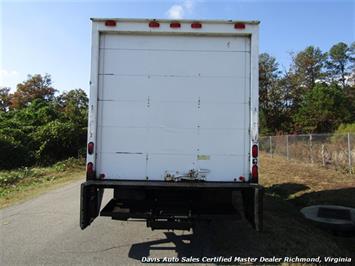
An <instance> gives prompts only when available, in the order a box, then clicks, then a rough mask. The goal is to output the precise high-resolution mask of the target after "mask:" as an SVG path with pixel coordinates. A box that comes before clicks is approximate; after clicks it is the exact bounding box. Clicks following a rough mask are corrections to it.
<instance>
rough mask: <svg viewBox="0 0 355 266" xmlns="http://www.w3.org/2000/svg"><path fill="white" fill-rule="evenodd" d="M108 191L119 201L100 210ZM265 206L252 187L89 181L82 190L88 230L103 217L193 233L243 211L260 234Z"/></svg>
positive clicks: (83, 224)
mask: <svg viewBox="0 0 355 266" xmlns="http://www.w3.org/2000/svg"><path fill="white" fill-rule="evenodd" d="M105 189H114V197H113V198H112V199H111V200H110V201H109V202H108V203H107V205H106V206H105V207H104V208H101V201H102V196H103V192H104V190H105ZM262 201H263V188H262V187H261V186H260V185H257V184H249V183H237V182H164V181H129V180H95V181H87V182H85V183H83V184H82V185H81V204H80V227H81V228H82V229H85V228H86V227H87V226H88V225H90V223H91V222H92V221H93V220H94V219H95V218H96V217H97V216H99V215H100V216H108V217H111V218H112V219H114V220H132V219H134V220H137V219H138V220H143V221H146V223H147V226H148V227H151V228H152V229H181V230H189V229H191V228H193V226H194V222H195V221H197V220H201V219H203V220H209V219H229V218H238V217H240V214H239V211H242V212H243V214H244V217H245V218H246V220H248V221H249V222H250V224H251V225H252V226H253V227H254V228H255V229H256V230H257V231H261V230H262V224H263V221H262V203H263V202H262ZM240 206H241V207H240ZM240 208H242V210H240Z"/></svg>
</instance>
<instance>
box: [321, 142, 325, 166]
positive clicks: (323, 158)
mask: <svg viewBox="0 0 355 266" xmlns="http://www.w3.org/2000/svg"><path fill="white" fill-rule="evenodd" d="M322 165H323V166H325V151H324V144H322Z"/></svg>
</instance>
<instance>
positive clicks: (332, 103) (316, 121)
mask: <svg viewBox="0 0 355 266" xmlns="http://www.w3.org/2000/svg"><path fill="white" fill-rule="evenodd" d="M349 116H350V114H349V111H348V110H347V108H346V98H345V94H344V91H343V90H342V89H341V88H340V87H339V86H337V85H335V84H333V85H331V86H328V85H326V84H317V85H316V86H315V87H314V88H313V89H312V90H311V91H309V92H308V93H306V95H305V99H304V101H303V103H302V105H301V107H300V109H299V110H298V112H297V113H296V115H295V120H296V125H297V127H299V131H303V132H307V133H313V132H333V131H334V130H335V129H336V128H337V127H338V126H339V125H340V124H341V123H342V121H346V120H347V119H348V118H349Z"/></svg>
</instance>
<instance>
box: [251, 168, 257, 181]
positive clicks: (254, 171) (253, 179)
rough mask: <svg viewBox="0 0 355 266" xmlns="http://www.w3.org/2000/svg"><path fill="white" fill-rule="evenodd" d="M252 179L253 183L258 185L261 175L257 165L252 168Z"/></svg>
mask: <svg viewBox="0 0 355 266" xmlns="http://www.w3.org/2000/svg"><path fill="white" fill-rule="evenodd" d="M251 178H252V182H253V183H258V179H259V173H258V166H257V165H256V164H254V165H253V167H252V168H251Z"/></svg>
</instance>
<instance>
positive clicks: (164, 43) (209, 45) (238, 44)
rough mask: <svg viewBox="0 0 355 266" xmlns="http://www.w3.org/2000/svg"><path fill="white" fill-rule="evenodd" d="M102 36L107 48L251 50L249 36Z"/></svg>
mask: <svg viewBox="0 0 355 266" xmlns="http://www.w3.org/2000/svg"><path fill="white" fill-rule="evenodd" d="M101 38H102V40H103V41H102V42H101V44H100V48H106V49H122V50H129V49H136V50H137V49H138V50H143V49H144V50H179V51H189V50H192V51H201V50H203V51H222V52H233V51H242V52H250V39H249V38H247V37H244V38H243V37H238V38H233V37H223V36H214V37H211V36H179V37H178V38H174V40H173V41H172V40H171V37H167V36H162V35H153V36H152V35H128V34H127V35H125V34H122V35H118V34H104V35H102V37H101Z"/></svg>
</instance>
